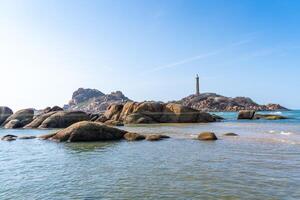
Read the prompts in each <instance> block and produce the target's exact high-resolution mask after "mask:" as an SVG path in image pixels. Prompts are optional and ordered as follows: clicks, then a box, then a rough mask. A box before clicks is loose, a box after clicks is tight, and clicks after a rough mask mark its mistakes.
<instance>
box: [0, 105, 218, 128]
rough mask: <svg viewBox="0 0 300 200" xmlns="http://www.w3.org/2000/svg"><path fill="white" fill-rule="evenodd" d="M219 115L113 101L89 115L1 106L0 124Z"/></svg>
mask: <svg viewBox="0 0 300 200" xmlns="http://www.w3.org/2000/svg"><path fill="white" fill-rule="evenodd" d="M219 119H221V118H220V117H218V116H215V115H211V114H208V113H205V112H200V111H197V110H194V109H192V108H188V107H185V106H182V105H180V104H174V103H168V104H164V103H159V102H141V103H139V102H127V103H125V104H112V105H110V106H109V107H108V109H107V110H106V111H105V113H104V114H87V113H86V112H83V111H68V110H67V111H65V110H63V109H62V108H60V107H58V106H54V107H52V108H50V107H48V108H46V109H44V110H42V111H39V112H38V113H36V112H35V111H34V110H33V109H23V110H19V111H17V112H16V113H13V112H12V111H11V109H9V108H7V107H0V120H1V121H2V123H1V124H0V126H2V127H4V128H66V127H68V126H70V125H72V124H74V123H76V122H80V121H96V122H102V123H105V124H107V125H113V126H118V125H123V124H141V123H145V124H149V123H198V122H215V121H217V120H219Z"/></svg>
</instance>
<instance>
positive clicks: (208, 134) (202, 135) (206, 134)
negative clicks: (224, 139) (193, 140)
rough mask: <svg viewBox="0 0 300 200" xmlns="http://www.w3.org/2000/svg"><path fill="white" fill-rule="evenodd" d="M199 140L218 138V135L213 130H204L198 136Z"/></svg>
mask: <svg viewBox="0 0 300 200" xmlns="http://www.w3.org/2000/svg"><path fill="white" fill-rule="evenodd" d="M197 139H198V140H217V139H218V138H217V136H216V135H215V133H213V132H203V133H200V134H199V135H198V137H197Z"/></svg>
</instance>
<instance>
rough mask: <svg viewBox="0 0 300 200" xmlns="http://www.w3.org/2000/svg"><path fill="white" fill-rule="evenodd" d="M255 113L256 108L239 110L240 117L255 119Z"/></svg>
mask: <svg viewBox="0 0 300 200" xmlns="http://www.w3.org/2000/svg"><path fill="white" fill-rule="evenodd" d="M254 115H255V111H254V110H241V111H239V114H238V119H253V117H254Z"/></svg>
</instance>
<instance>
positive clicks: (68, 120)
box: [39, 111, 89, 128]
mask: <svg viewBox="0 0 300 200" xmlns="http://www.w3.org/2000/svg"><path fill="white" fill-rule="evenodd" d="M86 120H89V116H88V114H86V113H85V112H82V111H58V112H56V113H54V114H53V115H51V116H49V117H48V118H47V119H45V120H44V121H43V123H42V124H41V125H40V126H39V128H66V127H68V126H70V125H72V124H74V123H77V122H80V121H86Z"/></svg>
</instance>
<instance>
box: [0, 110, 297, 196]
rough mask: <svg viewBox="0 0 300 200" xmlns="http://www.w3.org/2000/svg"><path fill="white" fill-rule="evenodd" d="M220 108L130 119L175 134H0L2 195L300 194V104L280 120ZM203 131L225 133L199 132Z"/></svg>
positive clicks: (148, 130)
mask: <svg viewBox="0 0 300 200" xmlns="http://www.w3.org/2000/svg"><path fill="white" fill-rule="evenodd" d="M220 114H221V115H223V116H225V117H226V120H225V121H224V122H220V123H210V124H165V125H140V126H126V127H124V129H127V130H131V131H136V132H141V133H146V134H148V133H164V134H167V135H170V136H171V137H172V138H171V139H167V140H163V141H159V142H147V141H141V142H126V141H121V142H97V143H56V142H51V141H43V140H38V139H34V140H16V141H13V142H5V141H0V180H1V182H0V199H299V198H300V191H299V188H300V168H299V165H300V156H299V155H300V118H298V114H299V112H284V113H281V114H283V115H289V116H292V117H293V119H290V120H281V121H248V120H246V121H236V120H233V119H234V117H235V115H236V114H235V113H223V114H222V113H220ZM299 116H300V115H299ZM201 131H214V132H215V133H216V134H217V136H218V137H219V138H220V140H217V141H214V142H203V141H197V140H193V138H194V137H195V136H196V135H197V134H198V133H199V132H201ZM48 132H49V130H0V135H6V134H15V135H40V134H44V133H48ZM226 132H234V133H237V134H239V135H240V136H239V137H223V136H222V134H223V133H226Z"/></svg>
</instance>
